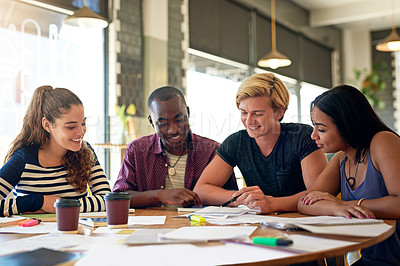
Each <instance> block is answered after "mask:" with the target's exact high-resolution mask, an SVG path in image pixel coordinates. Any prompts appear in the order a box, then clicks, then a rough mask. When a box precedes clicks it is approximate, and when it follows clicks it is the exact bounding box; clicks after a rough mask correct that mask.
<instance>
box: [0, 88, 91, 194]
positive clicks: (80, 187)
mask: <svg viewBox="0 0 400 266" xmlns="http://www.w3.org/2000/svg"><path fill="white" fill-rule="evenodd" d="M72 105H80V106H83V104H82V102H81V100H80V99H79V98H78V96H76V95H75V94H74V93H73V92H71V91H70V90H68V89H64V88H55V89H53V87H51V86H41V87H39V88H37V89H36V90H35V91H34V92H33V95H32V99H31V102H30V104H29V106H28V109H27V111H26V114H25V116H24V119H23V126H22V129H21V132H20V133H19V134H18V135H17V137H16V138H15V139H14V141H13V142H12V143H11V148H10V150H9V151H8V153H7V155H6V157H5V159H4V163H6V162H7V161H8V160H10V158H11V157H12V155H13V154H14V152H15V151H17V150H18V149H20V148H24V147H30V146H36V145H37V146H39V147H43V146H44V145H45V144H46V143H47V141H48V140H49V139H50V133H49V132H47V131H46V130H45V129H44V128H43V126H42V119H43V117H45V118H46V119H47V120H48V121H49V122H50V123H51V124H55V122H56V119H59V118H60V117H61V116H62V115H64V114H65V113H67V112H69V110H70V109H71V106H72ZM62 162H63V165H64V167H65V168H66V169H67V178H66V179H67V182H68V184H70V185H72V186H73V187H74V188H75V190H76V191H78V192H80V193H83V192H84V191H85V190H86V188H87V185H88V183H89V179H90V174H91V168H92V166H93V164H94V162H95V157H94V154H93V151H92V150H91V149H90V148H89V147H88V146H87V145H86V142H84V141H83V142H82V146H81V149H80V150H79V151H77V152H72V151H68V152H67V153H66V154H65V156H64V158H63V161H62Z"/></svg>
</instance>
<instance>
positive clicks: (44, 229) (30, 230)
mask: <svg viewBox="0 0 400 266" xmlns="http://www.w3.org/2000/svg"><path fill="white" fill-rule="evenodd" d="M57 232H58V230H57V223H54V222H41V223H40V224H38V225H34V226H30V227H23V226H18V225H11V226H6V227H0V233H16V234H48V233H57Z"/></svg>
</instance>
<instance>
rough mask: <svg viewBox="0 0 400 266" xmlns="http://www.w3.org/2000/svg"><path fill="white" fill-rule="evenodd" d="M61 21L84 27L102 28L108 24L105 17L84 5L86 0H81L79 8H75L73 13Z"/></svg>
mask: <svg viewBox="0 0 400 266" xmlns="http://www.w3.org/2000/svg"><path fill="white" fill-rule="evenodd" d="M62 23H63V24H65V25H69V26H74V27H80V28H86V29H89V28H101V29H104V28H106V27H107V26H108V22H107V20H106V19H105V18H103V17H102V16H100V15H99V14H97V13H96V12H94V11H92V10H90V9H89V8H88V7H87V6H86V0H83V6H82V7H81V8H80V9H79V10H77V11H76V12H75V13H74V14H73V15H71V16H68V17H66V18H65V19H64V20H63V22H62Z"/></svg>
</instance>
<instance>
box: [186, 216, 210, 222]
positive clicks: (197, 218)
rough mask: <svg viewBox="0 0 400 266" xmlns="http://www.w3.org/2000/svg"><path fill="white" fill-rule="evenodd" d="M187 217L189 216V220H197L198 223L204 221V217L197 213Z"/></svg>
mask: <svg viewBox="0 0 400 266" xmlns="http://www.w3.org/2000/svg"><path fill="white" fill-rule="evenodd" d="M188 218H189V219H190V220H191V221H194V222H199V223H204V222H205V221H206V218H204V217H201V216H199V215H189V216H188Z"/></svg>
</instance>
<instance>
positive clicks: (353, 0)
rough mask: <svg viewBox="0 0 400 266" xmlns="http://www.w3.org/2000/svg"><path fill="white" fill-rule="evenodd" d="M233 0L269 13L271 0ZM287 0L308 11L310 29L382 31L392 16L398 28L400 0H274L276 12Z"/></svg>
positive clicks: (390, 21) (390, 23)
mask: <svg viewBox="0 0 400 266" xmlns="http://www.w3.org/2000/svg"><path fill="white" fill-rule="evenodd" d="M234 1H237V2H239V3H242V4H244V5H246V6H248V7H251V8H255V9H257V10H259V11H260V12H262V13H264V14H270V0H234ZM280 1H281V2H280ZM279 2H280V3H279ZM285 2H286V3H285ZM288 2H292V3H294V4H295V5H297V6H300V7H301V8H303V9H305V10H306V11H308V14H309V21H308V26H309V27H312V28H316V27H322V26H335V27H338V28H340V29H364V30H365V29H368V30H373V31H377V30H385V29H390V28H391V27H392V17H393V16H394V22H395V25H396V26H397V27H400V0H276V6H277V14H279V10H278V8H279V6H288ZM277 20H278V21H279V20H280V19H279V15H277ZM280 22H281V23H282V21H280Z"/></svg>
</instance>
